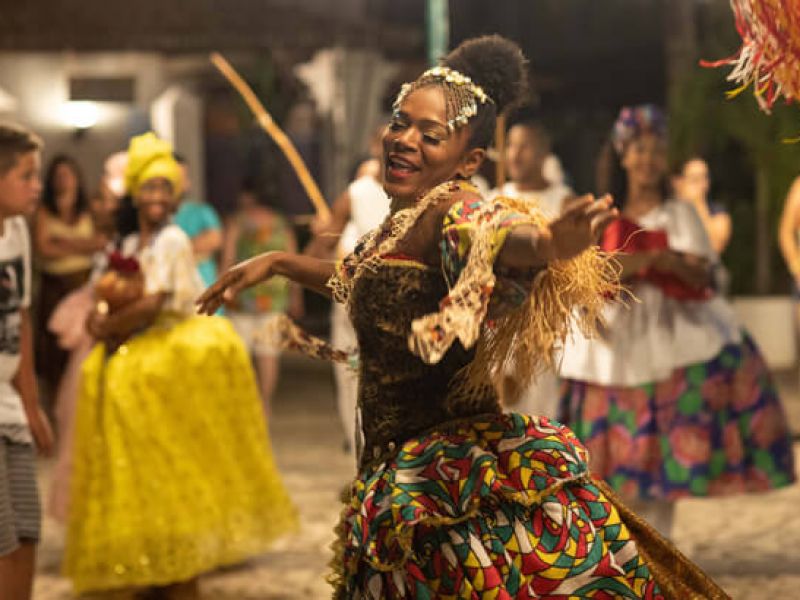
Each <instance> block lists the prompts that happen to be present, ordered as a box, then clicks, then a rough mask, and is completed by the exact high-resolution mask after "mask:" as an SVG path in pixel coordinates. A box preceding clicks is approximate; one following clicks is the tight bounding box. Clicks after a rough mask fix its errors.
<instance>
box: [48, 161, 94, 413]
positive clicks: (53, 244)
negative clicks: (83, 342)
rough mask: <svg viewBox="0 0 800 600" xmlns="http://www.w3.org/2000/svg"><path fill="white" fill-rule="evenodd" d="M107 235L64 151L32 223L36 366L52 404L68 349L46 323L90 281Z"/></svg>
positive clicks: (77, 170)
mask: <svg viewBox="0 0 800 600" xmlns="http://www.w3.org/2000/svg"><path fill="white" fill-rule="evenodd" d="M107 241H108V240H107V238H106V237H105V236H104V235H102V234H100V233H98V232H96V231H95V228H94V223H93V221H92V215H91V213H90V212H89V205H88V201H87V197H86V190H85V189H84V185H83V177H82V175H81V170H80V168H79V166H78V164H77V163H76V162H75V160H74V159H73V158H71V157H70V156H67V155H64V154H61V155H58V156H56V157H54V158H53V160H52V161H51V162H50V165H49V167H48V168H47V172H46V174H45V179H44V190H43V192H42V202H41V205H40V207H39V209H38V211H37V212H36V217H35V222H34V235H33V244H34V253H35V257H36V265H37V266H38V270H39V276H40V281H41V283H40V287H39V300H38V303H37V306H38V311H37V319H36V324H37V326H36V349H35V351H36V367H37V371H38V373H39V376H40V377H41V378H42V382H43V383H44V386H45V390H44V392H45V395H46V397H47V398H48V399H49V402H51V403H52V402H53V398H54V396H55V394H56V390H57V388H58V384H59V381H60V379H61V375H62V374H63V372H64V368H65V367H66V364H67V359H68V353H67V352H66V351H65V350H64V349H63V348H60V347H59V345H58V342H57V340H56V338H55V336H54V335H53V334H52V333H51V332H50V331H49V330H48V329H47V322H48V321H49V320H50V316H51V315H52V314H53V310H54V309H55V307H56V305H57V304H58V303H59V302H60V301H61V300H63V299H64V297H65V296H67V295H68V294H69V293H71V292H73V291H75V290H76V289H78V288H79V287H81V286H82V285H83V284H84V283H86V282H87V281H88V279H89V275H90V273H91V271H92V255H93V254H94V253H95V252H97V251H98V250H100V249H101V248H103V247H104V246H105V245H106V243H107Z"/></svg>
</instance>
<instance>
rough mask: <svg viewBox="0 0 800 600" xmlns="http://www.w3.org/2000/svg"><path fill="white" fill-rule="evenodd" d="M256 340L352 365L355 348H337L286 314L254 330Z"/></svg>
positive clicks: (355, 353)
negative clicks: (306, 330) (305, 329)
mask: <svg viewBox="0 0 800 600" xmlns="http://www.w3.org/2000/svg"><path fill="white" fill-rule="evenodd" d="M255 337H256V340H258V341H264V342H265V343H266V344H268V345H270V346H273V347H274V346H279V347H281V348H282V349H284V350H295V351H297V352H300V353H302V354H304V355H306V356H309V357H311V358H318V359H321V360H328V361H332V362H338V363H345V364H349V365H351V366H352V363H353V362H354V358H355V357H356V355H357V352H356V350H355V349H352V350H349V351H347V350H339V349H337V348H334V347H333V346H331V344H329V343H328V342H326V341H325V340H323V339H321V338H318V337H316V336H313V335H311V334H310V333H307V332H305V331H304V330H303V329H302V328H301V327H299V326H298V325H297V324H296V323H294V321H292V320H291V319H290V318H289V317H287V316H286V315H283V314H281V315H277V316H276V317H275V318H274V319H270V320H269V321H268V322H267V323H266V324H265V325H264V326H263V327H261V328H260V329H259V330H258V331H257V332H256V335H255Z"/></svg>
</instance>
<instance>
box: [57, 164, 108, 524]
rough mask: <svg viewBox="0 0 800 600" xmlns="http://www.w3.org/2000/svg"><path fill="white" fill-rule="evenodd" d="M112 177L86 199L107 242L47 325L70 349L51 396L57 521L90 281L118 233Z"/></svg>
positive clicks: (91, 302)
mask: <svg viewBox="0 0 800 600" xmlns="http://www.w3.org/2000/svg"><path fill="white" fill-rule="evenodd" d="M112 177H113V175H112V174H110V173H109V172H108V171H107V172H106V174H105V175H104V176H103V178H102V179H101V181H100V185H99V187H98V190H97V192H96V193H95V194H94V195H93V196H92V197H91V199H90V200H89V211H90V213H91V215H92V221H93V223H94V228H95V231H97V232H98V233H99V234H101V235H103V236H105V237H106V238H107V239H108V240H111V241H109V243H108V244H107V246H106V248H104V249H103V250H100V251H98V252H96V253H95V255H94V257H93V264H94V267H95V269H94V274H93V276H92V279H90V281H89V282H88V283H86V284H85V285H83V286H82V287H80V288H79V289H77V290H75V291H74V292H71V293H70V294H69V295H67V296H66V297H65V298H64V299H63V300H62V301H61V302H59V304H58V306H56V308H55V310H54V311H53V314H52V315H51V317H50V320H49V321H48V323H47V328H48V331H49V332H50V333H51V334H53V335H54V336H55V337H56V339H57V340H58V345H59V347H60V348H62V349H63V350H65V351H67V352H69V360H68V361H67V365H66V368H65V369H64V374H63V376H62V377H61V382H60V383H59V384H58V392H57V395H56V402H55V419H56V431H57V434H58V437H57V441H58V444H57V453H56V462H55V465H54V467H53V470H52V473H51V476H50V496H49V501H48V504H47V509H48V512H49V514H50V515H51V516H53V517H54V518H55V519H56V521H58V522H59V523H62V524H64V523H66V520H67V515H68V514H69V484H70V474H71V473H72V464H73V461H72V457H73V453H72V445H73V442H74V431H75V427H74V416H75V403H76V399H77V395H78V389H79V386H80V370H81V365H82V364H83V361H84V360H85V359H86V357H87V356H88V354H89V351H90V350H91V349H92V345H93V343H94V339H93V338H92V336H91V335H90V334H89V332H88V331H87V330H86V319H87V318H88V316H89V314H90V313H91V311H92V310H93V309H94V306H95V303H96V299H95V297H94V290H93V281H92V280H94V279H96V278H97V276H99V274H100V272H101V269H102V268H103V266H104V265H105V261H106V253H107V252H109V251H110V250H111V249H112V248H113V245H114V240H116V239H117V222H116V217H117V210H118V208H119V201H120V199H119V198H118V197H117V196H116V195H115V194H114V192H113V191H112V187H111V186H110V185H109V182H110V181H111V178H112Z"/></svg>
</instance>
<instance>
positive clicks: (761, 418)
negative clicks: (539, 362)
mask: <svg viewBox="0 0 800 600" xmlns="http://www.w3.org/2000/svg"><path fill="white" fill-rule="evenodd" d="M562 392H563V394H562V398H561V407H560V411H561V414H560V417H561V420H562V421H563V422H565V423H567V424H569V426H570V427H571V428H572V430H573V431H574V432H575V434H576V435H577V436H578V438H580V440H581V441H582V442H583V443H584V444H585V445H586V448H587V449H588V450H589V456H590V463H589V464H590V467H591V469H592V473H593V474H594V475H595V476H596V477H598V478H603V479H605V480H606V481H607V482H608V483H609V484H610V485H611V487H612V488H613V489H615V490H616V491H617V492H618V493H620V495H621V496H622V497H623V498H626V499H639V498H642V499H649V498H659V499H667V500H675V499H678V498H683V497H688V496H716V495H726V494H735V493H742V492H754V491H763V490H769V489H772V488H778V487H782V486H785V485H788V484H790V483H792V482H793V481H794V480H795V470H794V459H793V454H792V441H791V436H790V433H789V430H788V427H787V422H786V415H785V414H784V411H783V407H782V406H781V403H780V399H779V397H778V394H777V391H776V388H775V384H774V382H773V380H772V377H771V376H770V373H769V371H768V369H767V366H766V364H765V362H764V359H763V358H762V356H761V354H760V353H759V351H758V349H757V348H756V346H755V344H754V343H753V341H752V339H750V338H749V337H748V336H747V335H746V334H744V335H743V338H742V342H741V343H739V344H733V345H729V346H726V347H725V348H723V349H722V351H721V352H720V353H719V354H718V355H717V356H716V357H714V358H713V359H712V360H710V361H708V362H705V363H699V364H695V365H690V366H688V367H685V368H681V369H676V370H675V371H674V372H673V373H672V376H671V377H670V378H669V379H668V380H666V381H661V382H658V383H649V384H645V385H640V386H636V387H606V386H601V385H594V384H591V383H587V382H583V381H575V380H567V381H565V382H564V384H563V388H562Z"/></svg>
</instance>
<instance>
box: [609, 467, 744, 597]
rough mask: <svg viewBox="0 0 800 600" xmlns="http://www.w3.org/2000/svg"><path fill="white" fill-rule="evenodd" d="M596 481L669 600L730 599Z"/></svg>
mask: <svg viewBox="0 0 800 600" xmlns="http://www.w3.org/2000/svg"><path fill="white" fill-rule="evenodd" d="M594 484H595V485H596V486H597V488H598V489H599V490H600V491H601V492H602V493H603V495H604V496H605V497H606V498H607V499H608V501H609V502H610V503H611V504H613V505H614V507H615V508H616V509H617V512H618V513H619V516H620V520H621V521H622V523H624V524H625V526H626V527H627V528H628V531H630V533H631V537H632V539H633V540H634V541H635V542H636V548H637V550H638V552H639V555H640V556H641V557H642V560H643V561H644V563H645V564H646V565H647V568H648V569H649V570H650V574H651V575H652V576H653V579H655V580H656V583H657V584H658V587H659V588H661V592H662V593H663V594H664V596H665V597H666V598H667V599H668V600H701V599H707V600H730V598H731V597H730V596H729V595H728V594H727V593H726V592H725V591H724V590H723V589H722V588H721V587H719V586H718V585H717V584H716V583H714V581H713V580H712V579H711V578H710V577H709V576H708V575H707V574H706V573H705V572H704V571H703V570H702V569H701V568H700V567H698V566H697V565H696V564H694V563H693V562H692V561H690V560H689V559H688V558H686V556H684V555H683V553H681V551H680V550H678V549H677V548H676V547H675V546H674V545H673V544H672V542H670V541H669V540H668V539H666V538H665V537H664V536H662V535H661V534H660V533H659V532H658V531H656V530H655V529H654V528H653V527H652V526H651V525H650V524H649V523H647V522H646V521H645V520H644V519H642V518H641V517H640V516H639V515H637V514H636V513H635V512H633V511H632V510H631V509H630V508H628V506H626V505H625V503H624V502H623V501H622V500H621V499H620V497H619V496H618V495H617V493H616V492H615V491H614V490H612V489H611V487H610V486H609V485H608V484H607V483H606V482H605V481H601V480H595V481H594Z"/></svg>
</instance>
